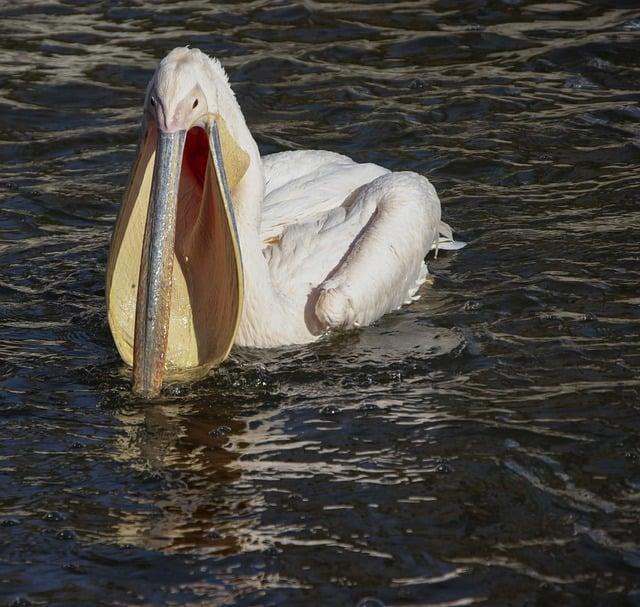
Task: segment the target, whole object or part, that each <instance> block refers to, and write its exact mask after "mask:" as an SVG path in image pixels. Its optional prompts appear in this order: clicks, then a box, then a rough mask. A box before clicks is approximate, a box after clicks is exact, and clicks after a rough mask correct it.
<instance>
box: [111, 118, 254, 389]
mask: <svg viewBox="0 0 640 607" xmlns="http://www.w3.org/2000/svg"><path fill="white" fill-rule="evenodd" d="M218 121H219V122H220V125H218ZM190 138H191V139H190ZM203 149H204V150H205V153H206V156H205V164H202V163H201V161H202V156H201V155H200V156H199V154H201V153H202V150H203ZM183 156H184V158H183ZM247 166H248V156H247V155H246V153H245V152H244V151H242V150H241V149H240V148H238V147H237V144H235V142H234V140H233V138H232V137H231V136H230V134H229V132H228V131H227V129H226V126H225V123H224V121H223V120H222V119H221V118H219V117H216V118H214V117H212V118H211V119H210V120H209V122H208V123H207V124H206V126H205V128H204V129H199V130H198V129H195V131H193V132H192V131H191V130H190V131H188V132H187V131H179V132H175V133H163V132H159V133H158V134H157V143H156V150H155V163H154V167H153V177H152V179H151V185H150V191H149V190H147V191H149V194H148V208H147V210H146V221H145V223H144V238H143V239H142V240H143V242H142V247H141V253H140V265H139V276H135V278H134V276H133V275H131V274H130V273H128V268H129V267H130V263H131V262H129V261H128V260H127V259H126V253H127V251H128V250H134V248H133V247H134V246H135V242H136V236H135V234H136V230H135V229H134V228H135V225H139V223H138V222H137V221H136V220H134V219H128V220H127V219H125V218H124V217H126V215H125V214H124V211H121V213H123V219H122V221H123V222H127V225H131V226H132V229H131V231H130V232H129V231H127V230H126V227H125V228H122V230H121V229H120V228H119V227H118V226H116V231H115V234H117V236H116V237H114V240H115V241H117V240H118V239H119V238H120V239H121V242H122V244H116V245H114V244H112V253H111V254H110V256H111V255H112V256H113V262H112V260H111V259H110V262H109V268H110V270H109V276H110V278H109V279H108V281H107V282H108V298H109V302H110V303H109V310H110V324H111V327H112V332H113V334H114V338H115V339H116V343H117V344H118V346H119V350H120V352H121V354H123V358H124V359H125V361H126V360H127V358H126V354H127V343H128V342H127V338H126V336H127V334H129V335H130V333H128V329H127V325H126V322H127V321H126V316H125V314H124V313H123V310H126V309H127V306H128V305H129V304H128V303H127V302H128V301H129V299H128V297H129V295H128V293H132V292H133V293H135V291H134V288H135V285H133V284H132V283H133V282H134V281H135V280H137V284H138V288H137V297H136V301H135V326H134V327H131V329H133V331H132V332H133V342H134V343H133V356H132V358H133V361H132V362H133V392H134V393H135V394H137V395H139V396H141V397H143V398H155V397H157V396H158V395H159V394H160V391H161V389H162V384H163V382H164V379H165V375H166V373H167V370H168V369H169V370H170V371H171V373H172V374H174V372H175V373H177V374H181V373H182V372H184V371H187V370H189V369H196V368H197V369H201V368H210V367H212V366H215V365H217V364H220V363H221V362H222V361H223V360H224V359H225V358H226V357H227V356H228V354H229V351H230V350H231V347H232V345H233V342H234V339H235V335H236V331H237V328H238V324H239V322H240V313H241V309H242V300H243V284H244V283H243V273H242V259H241V255H240V249H239V241H238V234H237V230H236V224H235V217H234V213H233V205H232V200H231V194H230V187H229V182H228V178H227V176H229V179H230V180H231V182H232V183H237V180H238V179H240V178H241V177H242V175H243V174H244V172H245V171H246V167H247ZM227 169H228V170H227ZM198 172H200V173H199V177H197V178H196V177H195V175H196V173H198ZM134 173H135V169H134ZM182 173H184V174H182ZM141 182H142V183H143V184H144V179H142V180H141ZM196 182H197V183H198V184H200V185H198V186H197V187H195V186H194V184H195V183H196ZM133 183H134V186H136V184H138V181H136V178H135V175H134V179H133ZM181 184H182V185H181ZM134 186H130V189H131V192H132V194H131V195H130V196H129V195H126V196H125V200H129V199H130V200H133V201H134V210H133V211H130V216H131V217H134V215H135V213H136V211H135V208H137V206H136V205H137V201H139V200H144V198H145V196H144V195H140V193H142V194H143V193H144V187H140V188H138V189H136V187H134ZM194 192H199V194H194ZM140 220H141V221H143V219H142V217H140ZM119 221H120V219H119ZM121 233H124V234H125V236H124V237H121V236H120V234H121ZM128 234H131V237H130V238H129V237H128ZM137 242H138V243H139V242H140V241H139V240H138V241H137ZM127 243H132V244H131V245H129V244H127ZM138 246H139V245H138ZM138 250H140V249H138ZM120 260H123V261H122V265H121V266H120V265H118V264H119V261H120ZM120 267H122V270H119V268H120ZM127 277H129V278H127ZM127 280H128V282H127ZM131 305H133V302H131ZM123 319H124V323H123ZM121 336H122V337H121Z"/></svg>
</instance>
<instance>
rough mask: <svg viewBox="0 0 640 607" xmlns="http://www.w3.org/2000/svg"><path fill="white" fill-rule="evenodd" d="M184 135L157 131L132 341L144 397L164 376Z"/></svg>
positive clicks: (137, 387) (137, 388)
mask: <svg viewBox="0 0 640 607" xmlns="http://www.w3.org/2000/svg"><path fill="white" fill-rule="evenodd" d="M185 138H186V131H177V132H174V133H164V132H162V131H160V132H159V134H158V144H157V148H156V162H155V166H154V169H153V181H152V184H151V198H150V200H149V208H148V210H147V223H146V227H145V231H144V241H143V244H142V259H141V261H140V279H139V282H138V298H137V302H136V324H135V338H134V346H133V391H134V393H135V394H137V395H139V396H142V397H145V398H154V397H155V396H157V395H158V394H159V393H160V390H161V388H162V382H163V380H164V371H165V355H166V352H167V340H168V338H169V315H170V312H171V290H172V289H171V286H172V280H173V255H174V245H175V238H176V212H177V208H178V188H179V186H180V167H181V163H182V154H183V152H184V142H185Z"/></svg>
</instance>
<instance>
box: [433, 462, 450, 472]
mask: <svg viewBox="0 0 640 607" xmlns="http://www.w3.org/2000/svg"><path fill="white" fill-rule="evenodd" d="M436 472H437V473H438V474H450V473H451V472H453V468H452V467H451V466H450V465H449V464H447V462H440V463H439V464H438V465H437V466H436Z"/></svg>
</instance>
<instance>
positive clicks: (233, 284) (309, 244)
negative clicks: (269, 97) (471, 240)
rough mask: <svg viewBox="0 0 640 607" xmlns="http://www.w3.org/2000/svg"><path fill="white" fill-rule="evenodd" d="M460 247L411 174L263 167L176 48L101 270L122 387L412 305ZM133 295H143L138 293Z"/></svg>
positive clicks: (151, 103) (207, 64)
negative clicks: (439, 261) (439, 262)
mask: <svg viewBox="0 0 640 607" xmlns="http://www.w3.org/2000/svg"><path fill="white" fill-rule="evenodd" d="M438 244H439V245H440V247H442V248H457V246H458V243H454V242H453V240H452V238H451V230H450V228H449V227H448V226H447V225H446V224H444V223H442V222H441V221H440V201H439V200H438V196H437V194H436V191H435V189H434V188H433V186H432V185H431V184H430V183H429V181H428V180H427V179H426V178H425V177H423V176H421V175H418V174H416V173H411V172H401V173H391V172H389V171H388V170H387V169H384V168H382V167H380V166H377V165H374V164H357V163H355V162H354V161H352V160H351V159H349V158H347V157H345V156H341V155H340V154H335V153H333V152H324V151H316V150H312V151H297V152H282V153H279V154H271V155H269V156H265V157H263V158H261V157H260V153H259V152H258V146H257V145H256V142H255V141H254V139H253V137H252V136H251V133H250V131H249V129H248V128H247V125H246V123H245V120H244V117H243V115H242V111H241V110H240V106H239V105H238V102H237V101H236V99H235V96H234V94H233V91H232V90H231V87H230V86H229V82H228V79H227V75H226V73H225V71H224V69H223V68H222V66H221V65H220V63H219V62H218V61H217V60H216V59H213V58H210V57H208V56H207V55H205V54H204V53H202V52H201V51H199V50H197V49H189V48H176V49H174V50H173V51H171V52H170V53H169V54H168V55H167V56H166V57H165V58H164V59H163V60H162V62H161V63H160V65H159V67H158V69H157V70H156V72H155V74H154V75H153V78H152V79H151V82H150V83H149V85H148V87H147V92H146V97H145V103H144V119H143V132H142V136H141V140H140V143H139V146H138V154H137V158H136V162H135V164H134V166H133V168H132V171H131V175H130V178H129V184H128V186H127V190H126V193H125V195H124V200H123V203H122V206H121V208H120V212H119V214H118V219H117V222H116V226H115V228H114V233H113V238H112V242H111V250H110V253H109V260H108V266H107V308H108V316H109V325H110V327H111V332H112V334H113V338H114V341H115V343H116V346H117V348H118V351H119V352H120V355H121V356H122V359H123V360H124V361H125V362H126V363H127V364H129V365H133V390H134V392H135V393H137V394H139V395H141V396H144V397H154V396H157V395H158V394H159V392H160V390H161V387H162V383H163V381H164V377H165V374H166V373H167V372H169V373H177V372H180V371H183V370H187V369H192V368H198V367H205V368H210V367H212V366H214V365H217V364H219V363H220V362H222V361H223V360H224V359H225V358H226V357H227V355H228V354H229V351H230V349H231V347H232V346H233V345H234V344H237V345H239V346H254V347H274V346H281V345H285V344H302V343H307V342H312V341H314V340H316V339H318V338H319V337H320V336H321V335H323V334H324V333H326V332H327V331H330V330H333V329H351V328H354V327H361V326H364V325H368V324H370V323H372V322H373V321H375V320H376V319H378V318H380V317H381V316H382V315H383V314H385V313H387V312H390V311H391V310H395V309H396V308H398V307H400V306H401V305H402V304H403V303H407V302H409V301H411V299H412V297H413V296H414V294H415V292H416V290H417V289H418V287H419V286H420V284H421V283H422V282H424V280H425V276H426V274H427V269H426V266H425V263H424V258H425V256H426V255H427V253H428V252H429V251H430V250H431V249H432V248H435V247H436V246H438ZM138 285H140V287H139V288H138Z"/></svg>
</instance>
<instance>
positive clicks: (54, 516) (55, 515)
mask: <svg viewBox="0 0 640 607" xmlns="http://www.w3.org/2000/svg"><path fill="white" fill-rule="evenodd" d="M42 518H43V520H45V521H48V522H50V523H56V522H58V521H63V520H64V516H62V514H60V513H59V512H47V513H46V514H45V515H44V516H43V517H42Z"/></svg>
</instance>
